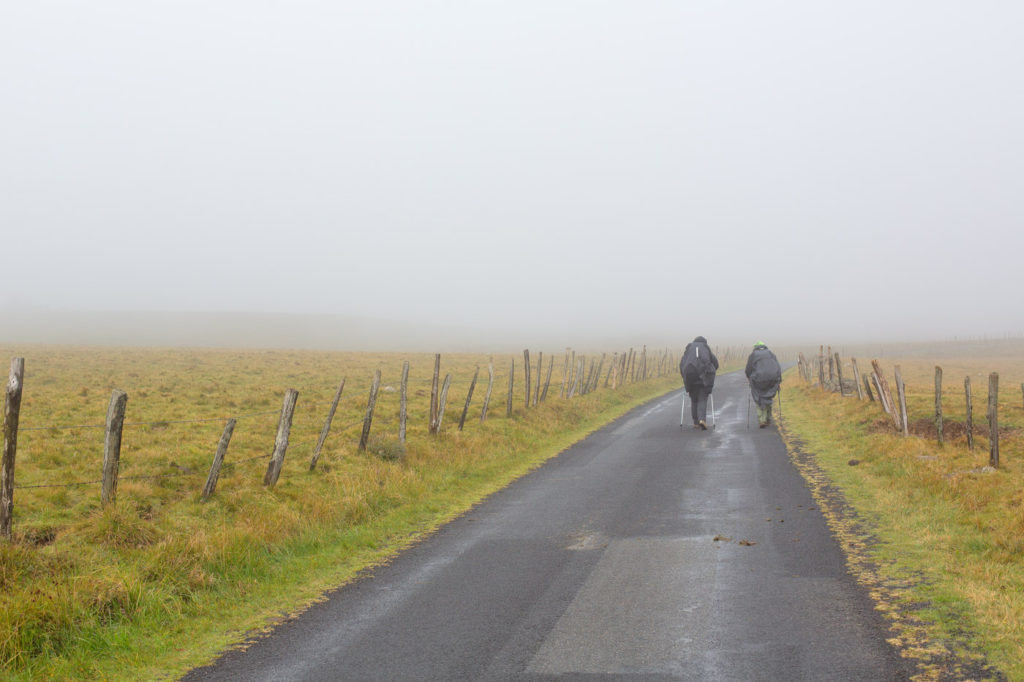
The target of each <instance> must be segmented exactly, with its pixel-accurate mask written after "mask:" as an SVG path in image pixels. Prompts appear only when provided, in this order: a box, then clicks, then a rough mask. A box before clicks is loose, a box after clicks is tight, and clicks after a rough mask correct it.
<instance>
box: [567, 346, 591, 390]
mask: <svg viewBox="0 0 1024 682" xmlns="http://www.w3.org/2000/svg"><path fill="white" fill-rule="evenodd" d="M586 362H587V358H586V356H585V355H580V359H579V361H578V362H577V364H576V366H575V367H574V368H573V375H572V386H570V387H569V392H568V393H567V394H566V397H567V398H572V397H573V396H574V395H576V388H577V386H579V383H580V375H581V374H583V368H584V367H585V366H586Z"/></svg>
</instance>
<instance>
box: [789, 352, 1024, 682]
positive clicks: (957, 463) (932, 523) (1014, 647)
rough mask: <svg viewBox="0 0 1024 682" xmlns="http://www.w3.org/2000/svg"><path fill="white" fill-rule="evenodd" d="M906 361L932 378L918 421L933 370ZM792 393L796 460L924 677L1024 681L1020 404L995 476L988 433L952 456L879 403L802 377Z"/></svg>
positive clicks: (1012, 404)
mask: <svg viewBox="0 0 1024 682" xmlns="http://www.w3.org/2000/svg"><path fill="white" fill-rule="evenodd" d="M918 364H927V363H918ZM903 365H904V368H905V375H909V376H916V375H918V374H919V375H920V376H921V377H922V383H921V384H918V387H919V391H918V392H917V393H915V394H912V395H911V397H909V398H908V403H909V404H910V405H911V420H912V421H913V415H914V412H915V410H916V412H917V414H919V415H920V414H922V413H925V414H927V412H926V410H927V409H928V407H927V406H928V404H929V403H928V401H929V400H933V398H929V397H928V395H927V393H928V386H927V384H923V380H924V378H926V377H927V372H926V371H925V370H924V369H923V368H915V367H914V362H913V361H908V360H904V362H903ZM907 370H909V371H907ZM784 386H785V401H786V404H785V419H784V421H783V434H784V438H785V440H786V442H787V445H788V447H789V449H790V453H791V457H792V458H793V461H794V463H795V464H796V466H797V467H798V468H799V469H800V470H801V472H802V473H803V475H804V477H805V478H806V479H807V481H808V484H809V486H810V487H811V489H812V492H813V493H814V494H815V497H816V498H818V502H819V503H820V504H821V506H822V509H823V510H824V511H825V514H826V517H827V518H828V521H829V524H830V526H831V527H832V530H833V533H834V534H835V535H836V537H837V539H838V540H839V541H840V543H841V544H842V545H843V548H844V550H845V552H846V554H847V558H848V566H849V568H850V570H851V572H852V573H853V575H854V576H855V577H856V578H857V579H858V581H860V582H861V583H862V584H863V585H864V586H865V587H866V588H867V589H868V590H869V592H870V593H871V595H872V597H873V598H874V600H875V602H876V605H877V608H878V609H879V610H880V611H882V612H883V613H884V615H885V616H886V618H887V619H888V621H889V623H890V624H891V628H892V637H891V640H890V641H891V642H892V643H893V644H894V645H895V646H897V647H898V648H899V650H900V651H901V653H902V654H903V655H904V656H906V657H908V658H913V659H915V660H916V661H917V662H918V663H919V669H920V671H921V673H920V678H921V679H1007V678H1008V679H1013V680H1021V679H1024V561H1022V559H1024V507H1022V502H1024V490H1022V488H1024V486H1022V483H1024V467H1022V459H1024V443H1022V439H1021V438H1020V436H1019V435H1018V433H1019V431H1020V422H1021V408H1020V405H1019V402H1018V401H1015V400H1009V399H1006V400H1005V401H1003V400H1001V403H1000V409H1001V416H1000V433H1001V450H1002V452H1003V465H1002V466H1001V467H1000V468H999V469H998V470H989V469H987V468H986V467H985V465H986V464H987V460H988V443H987V439H986V438H985V437H984V434H982V437H980V438H978V439H977V441H978V442H977V444H976V447H975V449H974V450H973V451H971V450H969V449H968V448H967V445H966V442H965V439H964V438H963V437H962V435H961V436H960V437H955V438H952V439H951V438H947V442H946V443H945V444H944V445H943V446H939V445H938V444H937V443H936V442H935V441H934V440H928V439H925V438H922V437H915V436H910V437H908V438H902V437H901V436H899V435H898V434H896V433H894V431H893V429H892V427H891V424H890V423H889V422H888V418H887V417H886V416H885V415H884V414H883V413H882V412H881V409H880V407H879V405H878V403H871V402H868V401H863V402H862V401H858V400H857V399H856V398H850V397H847V398H841V397H839V396H838V395H837V394H832V393H823V392H821V391H819V390H818V389H817V388H816V387H810V386H807V385H806V384H804V383H802V382H800V381H799V380H798V378H797V376H796V374H795V372H791V373H790V374H789V375H788V376H787V378H786V381H785V384H784ZM1004 397H1005V398H1008V397H1006V396H1004ZM979 402H980V404H981V405H982V409H984V400H983V399H982V400H980V401H979V400H978V399H977V398H976V399H975V404H976V405H977V404H978V403H979ZM950 414H951V412H947V420H949V419H950V417H949V415H950ZM982 421H983V420H982Z"/></svg>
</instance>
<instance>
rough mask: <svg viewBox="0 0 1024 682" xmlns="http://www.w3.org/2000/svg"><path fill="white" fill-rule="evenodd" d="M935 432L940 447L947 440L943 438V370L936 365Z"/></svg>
mask: <svg viewBox="0 0 1024 682" xmlns="http://www.w3.org/2000/svg"><path fill="white" fill-rule="evenodd" d="M935 431H936V434H937V437H938V441H939V445H940V446H941V445H943V444H944V442H945V440H944V439H943V436H942V368H941V367H939V366H938V365H935Z"/></svg>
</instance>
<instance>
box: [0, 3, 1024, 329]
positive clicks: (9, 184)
mask: <svg viewBox="0 0 1024 682" xmlns="http://www.w3.org/2000/svg"><path fill="white" fill-rule="evenodd" d="M1022 25H1024V6H1022V5H1020V4H1019V3H1010V2H977V3H966V2H941V1H939V2H927V3H925V2H919V1H915V2H900V1H898V0H897V1H892V0H886V1H885V2H856V3H853V2H851V3H842V4H840V3H821V2H810V1H808V2H796V1H788V2H753V1H750V2H729V3H720V2H642V3H635V2H592V1H591V2H583V1H577V0H564V1H558V0H555V1H554V2H534V1H532V0H519V1H517V2H497V1H494V0H491V1H481V0H477V1H474V2H465V1H463V2H459V1H451V2H442V3H429V2H400V1H390V2H389V1H387V0H383V1H379V2H358V3H357V2H345V3H339V2H316V1H309V2H264V3H250V2H241V1H240V0H238V1H236V0H224V1H220V2H187V1H175V2H129V1H127V0H123V1H119V0H107V1H106V2H102V3H78V2H59V1H58V2H46V1H41V2H25V3H10V4H9V6H8V7H6V8H5V12H4V19H3V22H2V23H0V103H2V106H0V230H2V234H3V246H2V249H3V256H4V258H3V263H2V265H0V272H2V274H3V277H4V285H3V287H2V291H0V341H15V342H32V341H38V342H46V343H55V342H57V343H75V342H78V343H111V342H116V343H145V344H148V345H195V344H198V345H207V344H224V345H232V344H237V345H253V344H256V345H293V346H296V347H324V346H327V347H330V346H338V347H346V346H347V347H363V346H367V345H370V346H372V345H375V343H378V341H379V344H380V345H381V348H384V347H385V346H384V344H385V340H386V342H387V347H388V348H391V347H394V346H395V345H396V344H397V345H399V346H401V345H408V346H409V348H410V349H432V348H430V347H431V346H436V345H438V344H449V345H458V346H459V347H460V348H461V347H466V348H469V347H473V346H474V345H478V346H486V345H488V344H498V343H508V344H517V345H519V346H520V347H522V344H524V343H525V344H529V343H530V339H536V343H537V344H555V345H556V347H560V346H562V345H574V346H583V345H587V344H596V343H603V342H605V341H607V342H609V343H631V344H640V343H649V344H652V345H659V344H668V343H672V342H676V343H678V344H679V345H682V344H683V343H685V342H686V341H688V340H690V339H692V338H693V337H694V336H695V335H697V334H702V335H704V336H707V337H708V338H709V340H710V341H711V342H712V343H722V344H727V343H743V344H746V343H752V342H753V341H755V340H764V341H766V342H768V343H769V344H773V343H779V344H782V343H786V344H790V343H799V342H809V343H814V344H817V343H833V344H839V343H857V342H873V341H876V340H885V341H893V342H896V341H913V340H917V339H951V338H964V337H970V338H978V337H996V338H999V337H1005V336H1008V335H1021V334H1024V306H1021V305H1020V304H1019V302H1018V301H1017V300H1016V298H1017V296H1018V295H1019V292H1020V291H1021V290H1022V288H1024V287H1022V285H1024V274H1022V269H1021V267H1020V259H1021V253H1022V246H1024V230H1022V229H1021V227H1022V224H1024V221H1022V218H1024V191H1022V190H1024V132H1022V131H1024V127H1022V126H1021V121H1022V120H1024V88H1021V82H1020V68H1021V65H1022V64H1024V41H1021V40H1020V36H1019V34H1020V27H1021V26H1022ZM115 327H116V330H117V333H116V334H114V333H113V332H112V330H114V329H115ZM332 329H333V330H334V332H331V331H330V330H332ZM285 331H287V332H288V334H283V332H285ZM374 335H376V336H374ZM112 337H113V338H112ZM453 339H459V341H458V343H457V344H456V342H455V341H453Z"/></svg>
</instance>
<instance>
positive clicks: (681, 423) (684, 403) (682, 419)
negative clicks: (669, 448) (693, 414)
mask: <svg viewBox="0 0 1024 682" xmlns="http://www.w3.org/2000/svg"><path fill="white" fill-rule="evenodd" d="M685 419H686V391H683V409H682V410H681V411H680V412H679V428H683V421H684V420H685Z"/></svg>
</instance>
